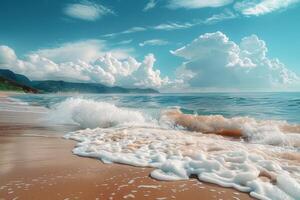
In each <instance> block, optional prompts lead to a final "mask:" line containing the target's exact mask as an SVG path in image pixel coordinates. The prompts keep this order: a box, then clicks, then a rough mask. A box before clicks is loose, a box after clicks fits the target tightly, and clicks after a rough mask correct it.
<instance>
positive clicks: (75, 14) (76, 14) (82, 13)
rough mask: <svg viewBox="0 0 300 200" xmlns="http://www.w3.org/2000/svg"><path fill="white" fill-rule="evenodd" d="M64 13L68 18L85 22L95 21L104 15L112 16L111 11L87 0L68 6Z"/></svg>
mask: <svg viewBox="0 0 300 200" xmlns="http://www.w3.org/2000/svg"><path fill="white" fill-rule="evenodd" d="M64 13H65V14H66V15H67V16H69V17H72V18H76V19H81V20H87V21H95V20H97V19H99V18H101V17H102V16H104V15H108V14H114V12H113V11H112V10H111V9H109V8H107V7H105V6H103V5H101V4H96V3H93V2H92V1H88V0H83V1H81V2H80V3H74V4H68V5H67V6H66V7H65V9H64Z"/></svg>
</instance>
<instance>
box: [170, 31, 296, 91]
mask: <svg viewBox="0 0 300 200" xmlns="http://www.w3.org/2000/svg"><path fill="white" fill-rule="evenodd" d="M172 53H173V54H174V55H176V56H179V57H183V58H185V59H186V61H185V62H184V63H183V64H182V65H181V66H180V67H179V68H178V69H177V70H179V72H180V73H179V74H181V76H182V77H181V78H182V79H184V80H185V81H186V82H187V83H188V84H189V86H190V87H191V88H202V89H210V90H211V89H214V90H223V89H241V90H260V89H262V90H276V89H282V88H293V87H295V86H296V85H298V86H299V83H300V79H299V77H298V76H297V75H296V74H295V73H294V72H292V71H291V70H289V69H288V68H287V67H286V66H285V65H284V64H283V63H281V62H280V61H279V60H278V59H271V58H269V57H268V56H267V46H266V43H265V42H264V41H263V40H260V39H259V38H258V37H257V36H256V35H251V36H248V37H245V38H243V39H242V41H241V42H240V44H236V43H235V42H233V41H231V40H230V39H229V38H228V37H227V36H226V35H225V34H223V33H222V32H215V33H206V34H204V35H200V36H199V37H198V38H196V39H195V40H194V41H192V42H191V43H190V44H187V45H185V46H183V47H181V48H179V49H177V50H175V51H172Z"/></svg>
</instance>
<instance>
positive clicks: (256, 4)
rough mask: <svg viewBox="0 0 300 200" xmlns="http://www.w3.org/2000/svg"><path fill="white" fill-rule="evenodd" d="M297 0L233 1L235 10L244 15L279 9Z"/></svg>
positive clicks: (297, 0)
mask: <svg viewBox="0 0 300 200" xmlns="http://www.w3.org/2000/svg"><path fill="white" fill-rule="evenodd" d="M299 2H300V1H299V0H260V1H254V0H244V1H241V2H237V3H235V5H234V7H235V9H236V10H238V11H239V12H241V13H242V14H244V15H247V16H250V15H255V16H258V15H264V14H267V13H270V12H273V11H277V10H280V9H286V8H288V7H289V6H291V5H293V4H296V3H299Z"/></svg>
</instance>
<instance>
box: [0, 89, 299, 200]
mask: <svg viewBox="0 0 300 200" xmlns="http://www.w3.org/2000/svg"><path fill="white" fill-rule="evenodd" d="M11 98H13V99H14V101H16V102H19V103H20V104H27V105H30V106H37V107H45V108H46V110H47V111H46V112H47V116H48V117H47V120H49V121H52V122H53V123H58V124H74V125H76V126H77V127H78V130H77V131H74V132H70V133H67V134H65V135H64V136H63V137H64V138H65V139H72V140H75V141H77V142H78V144H77V145H76V147H74V149H73V153H74V154H76V155H79V156H84V157H90V158H94V159H99V160H101V161H102V162H104V163H107V164H112V163H122V164H127V165H133V166H137V167H152V168H153V171H152V172H151V174H150V176H151V177H152V178H154V179H158V180H162V181H178V180H186V179H190V178H195V177H196V178H197V179H198V180H199V181H201V182H209V183H214V184H217V185H220V186H222V187H232V188H235V189H237V190H239V191H242V192H247V193H249V194H250V195H251V196H253V197H255V198H257V199H261V200H269V199H270V200H283V199H286V200H289V199H291V200H293V199H295V200H299V199H300V126H299V125H300V93H292V92H284V93H272V92H268V93H263V92H259V93H191V94H189V93H186V94H182V93H180V94H170V93H166V94H24V95H16V96H12V97H11ZM1 109H8V108H4V107H1V106H0V110H1ZM11 109H14V108H13V107H11ZM224 131H227V132H228V131H229V132H230V131H235V132H236V131H238V133H239V134H240V136H239V137H231V136H224V135H222V134H219V133H223V132H224Z"/></svg>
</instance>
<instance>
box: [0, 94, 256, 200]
mask: <svg viewBox="0 0 300 200" xmlns="http://www.w3.org/2000/svg"><path fill="white" fill-rule="evenodd" d="M8 95H9V94H5V93H2V92H0V97H1V98H0V104H3V103H5V102H3V98H5V96H8ZM0 112H1V114H0V157H1V160H0V177H1V178H0V199H69V200H70V199H160V200H163V199H191V200H193V199H199V198H201V199H217V200H221V199H222V200H226V199H240V200H242V199H243V200H244V199H245V200H247V199H254V198H252V197H250V196H249V194H247V193H242V192H239V191H236V190H234V189H231V188H222V187H219V186H216V185H213V184H209V183H203V182H200V181H198V180H196V179H190V180H186V181H157V180H155V179H153V178H150V177H149V174H150V172H151V171H152V169H151V168H140V167H133V166H128V165H122V164H103V163H102V162H101V161H99V160H96V159H91V158H84V157H79V156H76V155H73V154H72V149H73V147H74V146H75V144H76V142H75V141H72V140H66V139H63V138H62V136H63V135H64V133H67V132H68V131H72V130H74V127H72V126H55V125H53V124H52V125H50V124H43V123H42V122H41V121H39V119H40V118H41V117H42V115H43V114H42V113H30V112H17V113H16V112H11V111H0Z"/></svg>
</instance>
